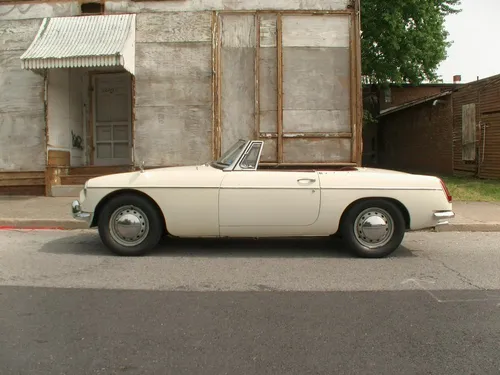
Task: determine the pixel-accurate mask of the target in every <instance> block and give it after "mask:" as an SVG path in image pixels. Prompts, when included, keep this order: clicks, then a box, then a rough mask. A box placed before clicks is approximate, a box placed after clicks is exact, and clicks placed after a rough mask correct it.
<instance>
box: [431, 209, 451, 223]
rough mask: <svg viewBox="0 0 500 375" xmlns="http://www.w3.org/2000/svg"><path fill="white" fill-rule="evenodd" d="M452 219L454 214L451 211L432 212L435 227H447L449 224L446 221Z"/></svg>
mask: <svg viewBox="0 0 500 375" xmlns="http://www.w3.org/2000/svg"><path fill="white" fill-rule="evenodd" d="M454 217H455V213H454V212H453V211H438V212H434V219H436V220H437V223H436V226H440V225H448V224H449V223H450V222H449V221H448V220H449V219H453V218H454Z"/></svg>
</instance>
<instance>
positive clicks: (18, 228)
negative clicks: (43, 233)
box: [0, 225, 65, 230]
mask: <svg viewBox="0 0 500 375" xmlns="http://www.w3.org/2000/svg"><path fill="white" fill-rule="evenodd" d="M0 230H65V229H64V228H63V227H16V226H12V225H9V226H0Z"/></svg>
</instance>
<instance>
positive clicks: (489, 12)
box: [438, 0, 500, 82]
mask: <svg viewBox="0 0 500 375" xmlns="http://www.w3.org/2000/svg"><path fill="white" fill-rule="evenodd" d="M461 7H462V12H461V13H459V14H457V15H451V16H448V19H447V22H446V28H447V30H448V32H449V33H450V35H449V37H448V39H450V40H451V41H452V42H453V45H452V46H451V47H450V48H449V49H448V58H447V59H446V61H444V62H443V63H442V64H441V66H440V68H439V70H438V74H439V75H440V76H441V78H442V79H443V80H444V82H452V80H453V76H454V75H455V74H460V75H462V82H470V81H474V80H476V79H477V76H479V78H480V79H482V78H487V77H490V76H493V75H497V74H500V47H499V45H500V43H499V41H500V20H499V15H500V0H462V6H461Z"/></svg>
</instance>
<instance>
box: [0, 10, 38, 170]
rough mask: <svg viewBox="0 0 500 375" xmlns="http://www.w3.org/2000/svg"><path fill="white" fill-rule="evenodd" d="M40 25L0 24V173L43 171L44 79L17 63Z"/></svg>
mask: <svg viewBox="0 0 500 375" xmlns="http://www.w3.org/2000/svg"><path fill="white" fill-rule="evenodd" d="M40 22H41V20H37V19H34V20H22V21H5V20H4V21H1V22H0V170H4V171H41V170H44V168H45V120H44V79H43V77H41V76H40V75H36V74H34V73H32V72H28V71H23V70H21V63H20V60H19V57H20V56H21V54H22V53H23V52H24V50H25V49H26V48H27V47H28V46H29V44H30V43H31V41H32V39H33V37H34V36H35V35H36V33H37V31H38V27H39V25H40Z"/></svg>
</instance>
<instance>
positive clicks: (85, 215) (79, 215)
mask: <svg viewBox="0 0 500 375" xmlns="http://www.w3.org/2000/svg"><path fill="white" fill-rule="evenodd" d="M71 214H72V215H73V218H74V219H76V220H82V221H86V222H87V223H90V221H91V220H92V214H91V213H90V212H83V211H82V207H81V206H80V202H79V201H77V200H76V201H73V203H71Z"/></svg>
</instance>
